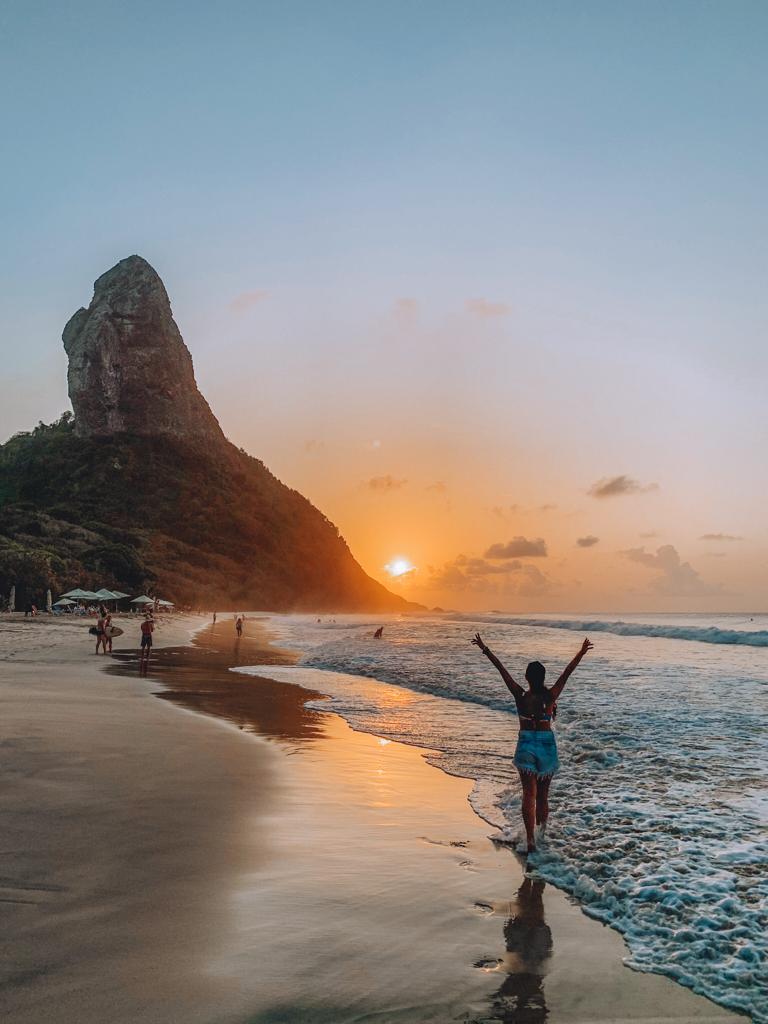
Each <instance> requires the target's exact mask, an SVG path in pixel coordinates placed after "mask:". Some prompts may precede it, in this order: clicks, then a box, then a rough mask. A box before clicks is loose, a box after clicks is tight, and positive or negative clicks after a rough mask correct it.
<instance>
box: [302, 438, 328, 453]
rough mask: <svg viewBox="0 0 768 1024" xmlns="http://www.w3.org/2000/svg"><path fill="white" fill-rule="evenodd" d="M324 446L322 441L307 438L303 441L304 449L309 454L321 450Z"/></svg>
mask: <svg viewBox="0 0 768 1024" xmlns="http://www.w3.org/2000/svg"><path fill="white" fill-rule="evenodd" d="M324 448H325V442H324V441H315V440H309V441H305V442H304V451H305V452H308V453H310V454H315V453H316V452H321V451H322V450H323V449H324Z"/></svg>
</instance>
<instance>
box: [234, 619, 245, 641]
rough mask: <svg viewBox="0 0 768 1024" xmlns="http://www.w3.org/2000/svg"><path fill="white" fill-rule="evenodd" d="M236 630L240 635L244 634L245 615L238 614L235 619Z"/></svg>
mask: <svg viewBox="0 0 768 1024" xmlns="http://www.w3.org/2000/svg"><path fill="white" fill-rule="evenodd" d="M235 630H236V631H237V635H238V637H241V636H242V635H243V616H242V615H238V616H237V618H236V619H235Z"/></svg>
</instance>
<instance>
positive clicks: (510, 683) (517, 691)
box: [470, 633, 524, 697]
mask: <svg viewBox="0 0 768 1024" xmlns="http://www.w3.org/2000/svg"><path fill="white" fill-rule="evenodd" d="M470 643H473V644H474V645H475V647H479V648H480V650H481V651H482V652H483V654H484V655H485V656H486V658H487V659H488V660H489V661H490V662H491V664H492V665H495V666H496V668H497V669H498V670H499V674H500V675H501V678H502V679H503V680H504V682H505V683H506V685H507V689H508V690H509V692H510V693H511V694H512V696H513V697H520V696H521V695H522V694H523V693H524V690H523V688H522V686H521V685H520V684H519V683H516V682H515V680H514V679H513V678H512V676H511V675H510V674H509V672H507V670H506V669H505V668H504V666H503V665H502V663H501V662H500V661H499V659H498V658H497V657H496V655H495V654H494V653H493V651H492V650H491V649H490V647H488V645H487V644H486V643H485V642H484V641H483V638H482V637H481V636H480V634H479V633H475V635H474V637H473V638H472V640H471V641H470Z"/></svg>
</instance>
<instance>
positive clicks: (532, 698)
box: [472, 633, 592, 853]
mask: <svg viewBox="0 0 768 1024" xmlns="http://www.w3.org/2000/svg"><path fill="white" fill-rule="evenodd" d="M472 643H473V644H475V646H477V647H479V648H480V650H481V651H482V652H483V654H484V655H485V656H486V658H488V659H489V661H490V662H491V663H492V664H493V665H495V666H496V668H497V669H498V670H499V672H500V673H501V678H502V679H503V680H504V682H505V683H506V684H507V688H508V689H509V691H510V693H511V694H512V696H513V697H514V698H515V704H516V706H517V714H518V717H519V719H520V732H519V733H518V737H517V749H516V750H515V767H516V768H517V770H518V772H519V773H520V784H521V785H522V787H523V801H522V811H523V823H524V824H525V836H526V840H527V843H528V853H532V852H533V851H534V850H535V849H536V841H535V837H534V828H535V826H536V825H538V826H539V827H540V828H541V829H542V830H543V829H544V828H545V826H546V824H547V817H548V816H549V786H550V783H551V782H552V776H553V775H554V774H555V772H556V771H557V770H558V768H559V767H560V762H559V760H558V757H557V744H556V742H555V734H554V733H553V732H552V720H553V719H554V717H555V714H556V712H557V698H558V697H559V696H560V694H561V693H562V692H563V687H564V686H565V684H566V682H567V681H568V677H569V676H570V674H571V673H572V672H573V670H574V669H575V668H576V666H577V665H578V664H579V662H580V661H581V659H582V658H583V657H584V655H585V654H586V653H587V651H588V650H590V649H591V648H592V644H591V643H590V641H589V640H585V641H584V643H583V644H582V645H581V649H580V651H579V653H578V654H577V655H576V657H575V658H574V659H573V661H571V662H570V664H569V665H568V666H567V667H566V668H565V669H564V671H563V673H562V675H561V676H560V678H559V679H558V680H557V682H556V683H555V685H554V686H553V687H551V689H548V688H547V687H546V686H545V685H544V676H545V674H546V669H545V668H544V666H543V665H542V664H541V662H540V661H532V662H531V663H530V664H529V665H528V668H527V669H526V670H525V678H526V682H527V683H528V689H527V690H524V689H523V688H522V686H521V685H520V684H519V683H517V682H515V680H514V679H513V678H512V676H511V675H510V674H509V672H507V670H506V668H505V667H504V666H503V665H502V663H501V662H500V661H499V659H498V658H497V657H496V655H495V654H494V653H493V652H492V651H491V649H490V648H489V647H488V646H486V644H485V643H484V642H483V638H482V637H481V636H480V634H479V633H476V634H475V637H474V639H473V640H472Z"/></svg>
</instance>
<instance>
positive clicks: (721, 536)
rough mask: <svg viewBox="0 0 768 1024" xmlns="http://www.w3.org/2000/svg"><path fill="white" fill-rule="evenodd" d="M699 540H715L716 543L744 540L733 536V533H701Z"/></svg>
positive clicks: (735, 535) (736, 535)
mask: <svg viewBox="0 0 768 1024" xmlns="http://www.w3.org/2000/svg"><path fill="white" fill-rule="evenodd" d="M699 540H717V541H720V540H728V541H731V540H744V538H743V537H740V536H739V535H738V534H735V533H703V534H702V535H701V537H699Z"/></svg>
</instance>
